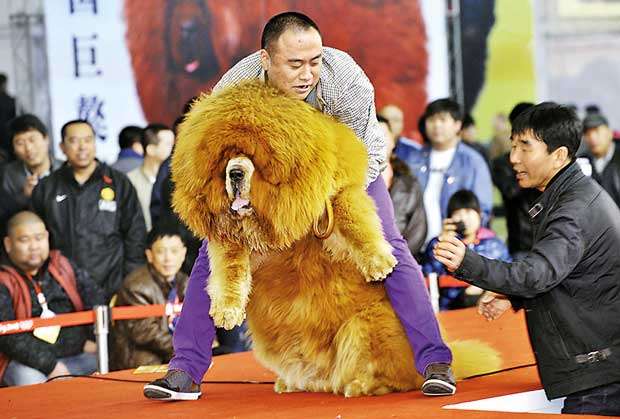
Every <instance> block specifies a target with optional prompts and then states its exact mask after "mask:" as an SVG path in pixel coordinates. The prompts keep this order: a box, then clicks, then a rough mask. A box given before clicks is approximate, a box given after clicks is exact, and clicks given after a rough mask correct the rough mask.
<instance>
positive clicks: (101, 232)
mask: <svg viewBox="0 0 620 419" xmlns="http://www.w3.org/2000/svg"><path fill="white" fill-rule="evenodd" d="M61 135H62V142H61V144H60V148H61V149H62V151H63V153H64V154H65V155H66V156H67V163H66V164H65V165H63V166H62V167H61V168H60V169H58V170H57V171H55V172H54V173H52V174H51V175H50V176H48V177H47V178H45V179H43V180H42V181H41V182H39V184H38V185H37V187H36V188H35V189H34V192H33V194H32V205H33V208H34V210H35V212H37V213H38V214H39V215H40V216H41V217H42V218H43V220H45V223H46V224H47V227H48V229H49V231H50V234H51V239H52V243H53V245H54V247H55V248H57V249H59V250H60V251H61V252H62V253H63V254H65V255H66V256H67V257H69V258H70V259H72V260H74V261H75V262H76V263H77V264H78V266H79V267H81V268H83V269H86V270H88V272H89V273H90V274H91V276H92V277H93V279H94V280H95V282H96V283H97V284H98V285H99V286H100V287H101V288H102V289H103V290H104V293H105V296H106V300H107V301H109V300H110V298H111V297H112V295H113V294H114V293H115V292H116V291H117V290H118V288H119V287H120V285H121V282H122V280H123V278H124V277H125V276H126V275H127V274H128V273H129V272H131V271H133V270H134V269H135V268H137V267H138V266H140V265H142V264H143V263H144V240H145V236H146V227H145V225H144V217H143V216H142V210H141V208H140V203H139V202H138V196H137V194H136V191H135V189H134V187H133V186H132V185H131V183H130V182H129V179H127V177H126V176H125V175H124V174H123V173H121V172H118V171H116V170H114V169H112V168H110V167H109V166H108V165H106V164H105V163H101V162H99V161H97V160H96V159H95V134H94V131H93V129H92V127H91V126H90V124H89V123H88V122H86V121H81V120H77V121H70V122H67V123H66V124H65V125H64V126H63V128H62V130H61Z"/></svg>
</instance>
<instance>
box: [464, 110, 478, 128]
mask: <svg viewBox="0 0 620 419" xmlns="http://www.w3.org/2000/svg"><path fill="white" fill-rule="evenodd" d="M475 125H476V120H475V119H474V117H473V116H471V114H470V113H466V114H465V116H464V117H463V126H462V127H461V128H462V129H465V128H469V127H471V126H475Z"/></svg>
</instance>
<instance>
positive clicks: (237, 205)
mask: <svg viewBox="0 0 620 419" xmlns="http://www.w3.org/2000/svg"><path fill="white" fill-rule="evenodd" d="M249 203H250V201H248V200H247V199H243V198H241V197H237V198H235V200H234V201H233V203H232V205H231V206H230V207H231V208H232V209H233V211H239V210H240V209H241V208H243V207H245V206H246V205H248V204H249Z"/></svg>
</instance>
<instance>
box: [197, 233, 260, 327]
mask: <svg viewBox="0 0 620 419" xmlns="http://www.w3.org/2000/svg"><path fill="white" fill-rule="evenodd" d="M208 252H209V261H210V262H211V277H210V278H209V283H208V285H207V292H208V293H209V297H211V309H210V310H209V314H210V315H211V317H213V323H215V325H216V326H218V327H223V328H224V329H228V330H230V329H232V328H233V327H235V326H239V325H240V324H241V323H242V322H243V320H244V319H245V308H246V305H247V303H248V299H249V296H250V290H251V287H252V276H251V273H250V251H249V250H248V249H247V248H245V247H243V246H241V245H238V244H236V243H228V242H226V243H224V242H218V241H215V240H213V241H210V242H209V247H208Z"/></svg>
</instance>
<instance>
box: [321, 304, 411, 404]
mask: <svg viewBox="0 0 620 419" xmlns="http://www.w3.org/2000/svg"><path fill="white" fill-rule="evenodd" d="M334 343H335V345H337V354H336V363H335V368H334V373H333V377H332V382H333V385H334V391H335V392H338V393H344V395H345V396H346V397H355V396H361V395H381V394H386V393H390V392H394V391H407V390H411V389H413V388H416V387H419V386H420V385H421V383H422V378H421V377H420V376H419V375H418V374H417V373H416V371H415V366H414V362H413V354H412V353H411V348H410V347H409V343H408V341H407V339H406V337H405V332H404V330H403V329H402V326H401V324H400V322H399V320H398V318H396V315H395V314H394V312H393V310H392V309H391V307H390V305H389V302H388V301H387V300H385V301H382V302H380V303H376V304H373V305H372V306H370V307H369V308H367V309H365V310H363V311H362V312H360V313H358V314H356V315H355V316H354V317H352V318H351V319H349V320H348V321H347V322H346V323H345V324H344V325H343V326H342V328H341V329H340V330H339V331H338V334H337V335H336V338H335V342H334Z"/></svg>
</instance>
